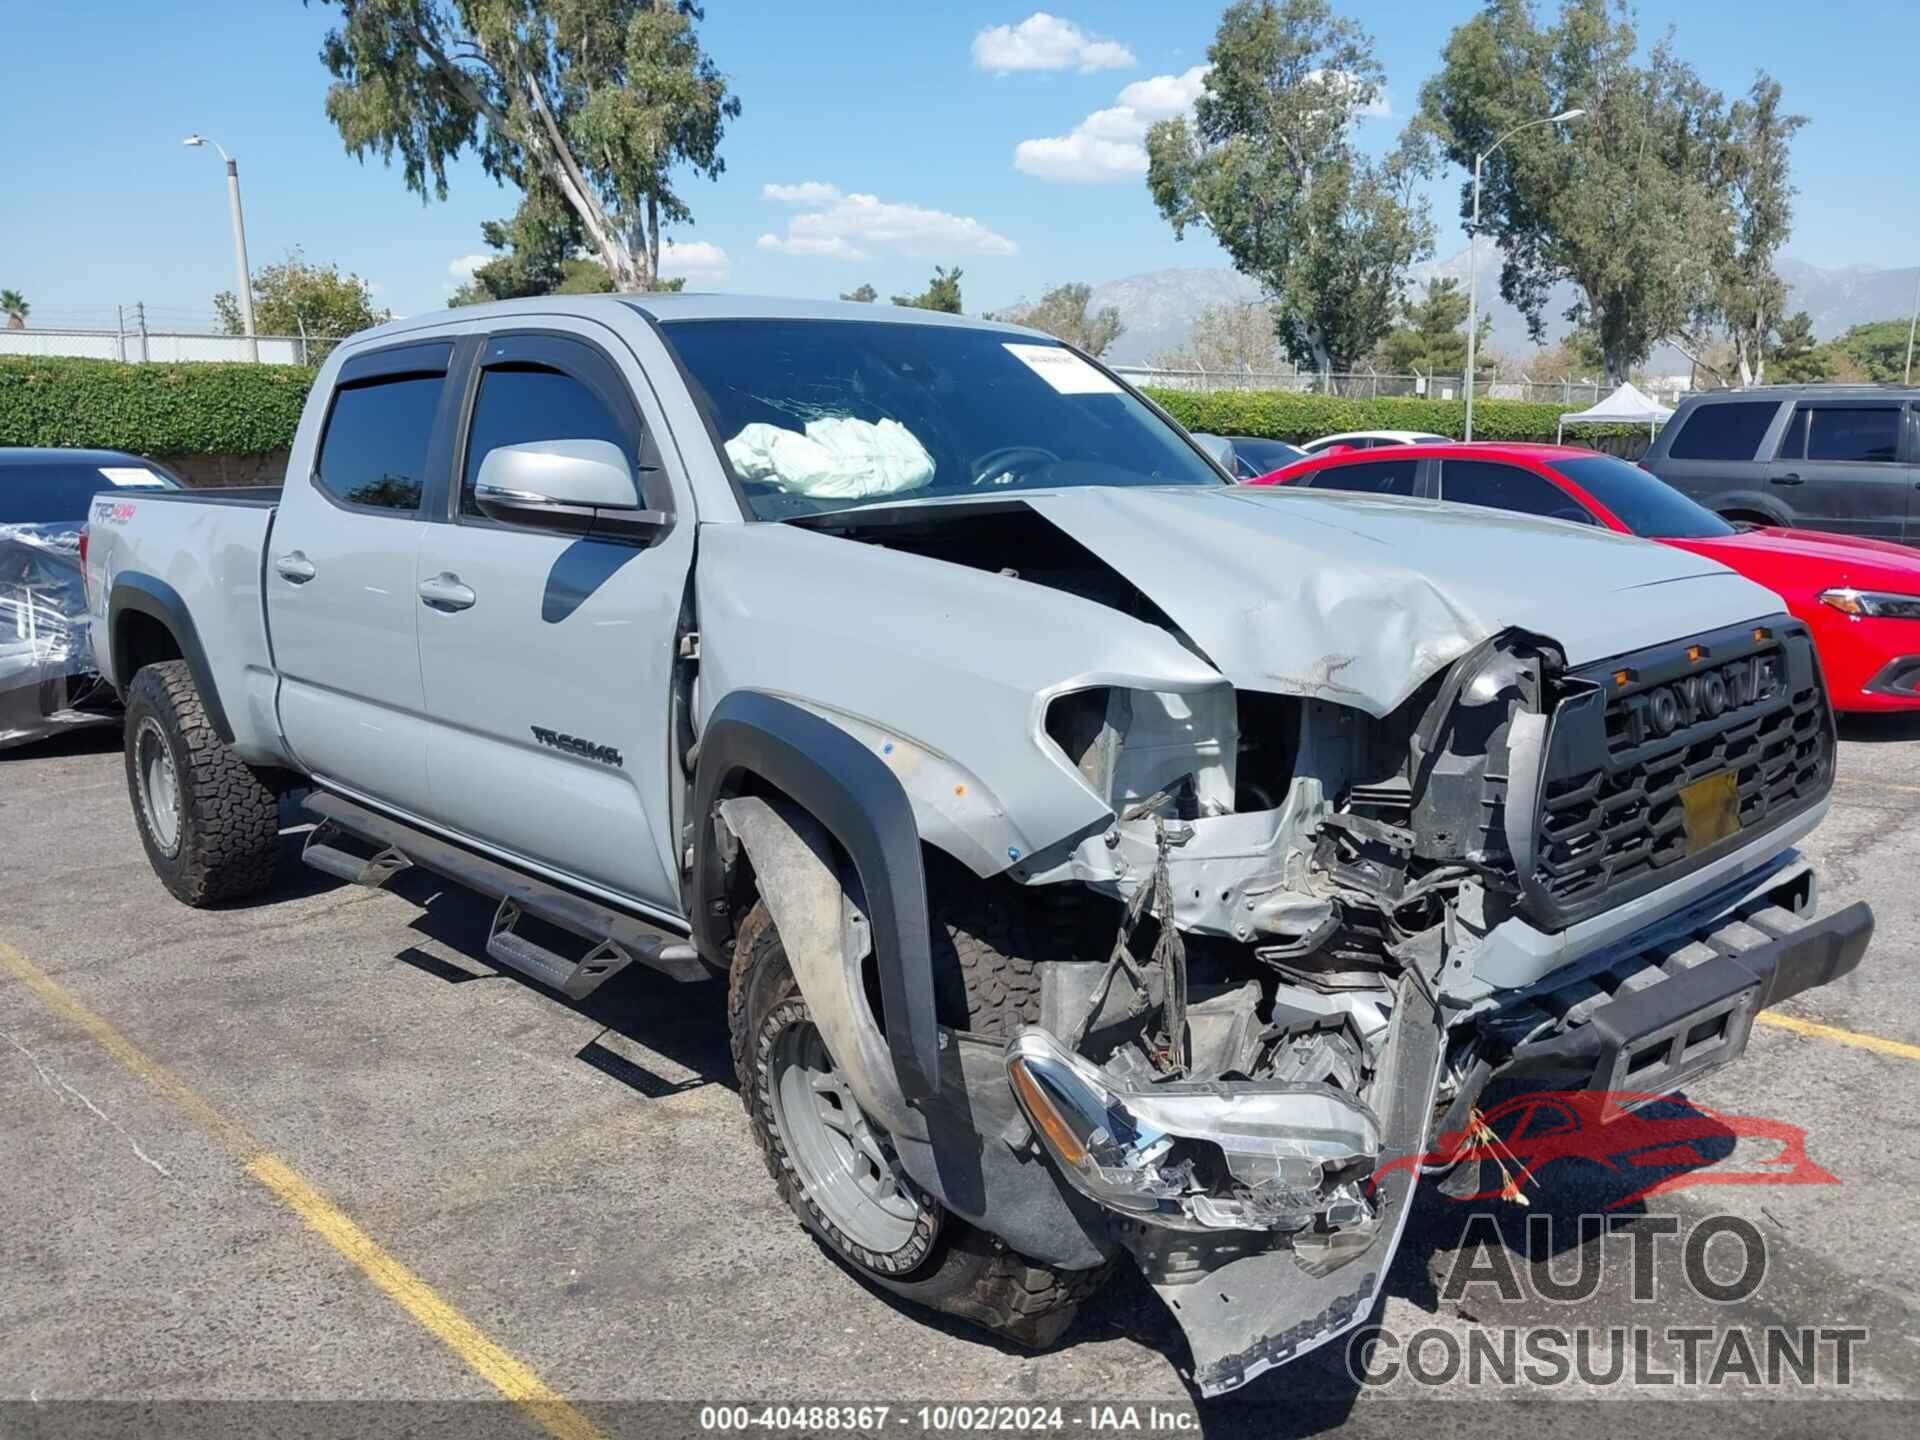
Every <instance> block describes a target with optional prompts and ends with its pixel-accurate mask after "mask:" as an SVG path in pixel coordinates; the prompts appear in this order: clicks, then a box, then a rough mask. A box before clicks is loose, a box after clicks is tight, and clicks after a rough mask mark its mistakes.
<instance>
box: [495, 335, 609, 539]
mask: <svg viewBox="0 0 1920 1440" xmlns="http://www.w3.org/2000/svg"><path fill="white" fill-rule="evenodd" d="M540 440H605V441H607V442H608V443H610V444H613V445H617V446H619V447H620V449H621V451H622V452H623V453H624V454H625V455H626V457H627V463H628V464H629V465H634V464H637V463H638V459H639V457H638V456H637V454H636V453H635V446H634V443H633V436H632V434H631V432H630V430H629V428H628V427H627V426H625V425H622V424H621V423H620V422H619V421H618V420H617V419H616V418H615V417H614V414H613V412H612V411H611V410H610V409H609V408H608V406H607V405H606V403H605V402H604V401H602V400H601V398H600V397H599V396H598V395H597V394H595V393H594V392H593V391H592V390H591V389H589V388H588V387H587V386H586V385H585V384H584V383H582V382H581V381H580V380H578V379H576V378H575V377H573V376H572V375H569V374H567V373H565V372H564V371H561V370H555V369H553V368H551V367H549V366H546V365H539V364H533V363H512V364H506V365H496V366H493V367H491V368H489V369H488V370H486V371H485V372H484V373H483V374H482V375H481V377H480V393H479V395H478V396H477V397H476V398H475V400H474V405H473V425H472V428H471V429H470V430H469V431H468V438H467V464H466V470H465V473H464V474H463V475H462V477H461V480H460V513H461V514H462V515H467V516H474V517H479V516H482V515H483V512H482V511H481V509H480V507H479V505H478V504H477V503H476V502H475V500H474V498H473V490H474V483H475V481H476V479H477V478H478V476H479V474H480V466H481V463H482V462H483V461H485V460H486V458H487V454H488V452H489V451H491V450H494V449H497V448H498V447H500V446H502V445H526V444H531V443H533V442H536V441H540Z"/></svg>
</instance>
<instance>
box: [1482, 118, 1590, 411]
mask: <svg viewBox="0 0 1920 1440" xmlns="http://www.w3.org/2000/svg"><path fill="white" fill-rule="evenodd" d="M1586 113H1587V112H1586V111H1584V110H1562V111H1561V112H1560V113H1559V114H1558V115H1543V116H1541V117H1540V118H1539V119H1538V120H1529V121H1527V122H1526V123H1525V124H1524V125H1516V126H1514V127H1513V129H1511V130H1509V131H1507V133H1506V134H1504V135H1502V136H1501V137H1500V138H1499V139H1498V140H1496V141H1494V142H1493V144H1491V145H1489V146H1488V147H1487V148H1486V149H1485V150H1483V151H1482V152H1481V153H1480V154H1478V155H1476V156H1474V157H1473V226H1472V228H1471V229H1469V230H1468V231H1467V423H1466V427H1465V436H1464V438H1465V439H1468V440H1471V439H1473V379H1474V368H1473V359H1474V350H1475V348H1476V346H1475V343H1474V342H1475V341H1476V340H1477V339H1478V338H1479V330H1480V275H1479V260H1480V175H1481V172H1482V171H1483V170H1484V169H1485V168H1486V163H1487V161H1489V160H1491V159H1492V158H1493V152H1494V151H1496V150H1498V149H1499V148H1500V147H1501V146H1502V145H1504V144H1506V143H1507V141H1509V140H1511V139H1512V138H1513V137H1514V136H1516V135H1518V134H1519V133H1520V132H1521V131H1522V130H1531V129H1532V128H1533V127H1534V126H1536V125H1559V124H1564V123H1565V122H1566V121H1569V120H1578V119H1579V118H1580V117H1581V116H1583V115H1585V114H1586Z"/></svg>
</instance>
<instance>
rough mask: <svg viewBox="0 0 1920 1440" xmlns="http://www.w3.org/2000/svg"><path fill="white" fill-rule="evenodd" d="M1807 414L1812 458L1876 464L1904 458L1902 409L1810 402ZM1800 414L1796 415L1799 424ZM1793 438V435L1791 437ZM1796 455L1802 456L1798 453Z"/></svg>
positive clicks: (1807, 444)
mask: <svg viewBox="0 0 1920 1440" xmlns="http://www.w3.org/2000/svg"><path fill="white" fill-rule="evenodd" d="M1803 408H1804V413H1805V415H1806V417H1807V418H1806V446H1807V449H1806V456H1805V458H1806V459H1808V460H1825V461H1837V462H1840V463H1846V462H1849V461H1852V462H1857V463H1862V464H1872V463H1874V462H1890V461H1894V460H1898V459H1899V458H1900V409H1899V407H1898V406H1895V405H1887V406H1880V407H1875V408H1858V407H1851V406H1849V407H1839V406H1826V405H1809V406H1806V407H1803ZM1798 424H1799V418H1798V417H1797V416H1796V417H1795V425H1796V427H1797V426H1798ZM1790 438H1791V437H1790ZM1791 458H1793V459H1799V458H1801V457H1800V456H1798V455H1795V456H1792V457H1791Z"/></svg>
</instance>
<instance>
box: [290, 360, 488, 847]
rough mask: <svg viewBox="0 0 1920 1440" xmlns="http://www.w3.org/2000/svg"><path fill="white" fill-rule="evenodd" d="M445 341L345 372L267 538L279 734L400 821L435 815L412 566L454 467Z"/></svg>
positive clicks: (319, 769)
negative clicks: (447, 470) (442, 474)
mask: <svg viewBox="0 0 1920 1440" xmlns="http://www.w3.org/2000/svg"><path fill="white" fill-rule="evenodd" d="M452 350H453V346H452V344H451V343H450V342H446V341H440V342H433V343H426V344H421V343H414V344H407V345H400V346H393V347H389V348H387V349H384V350H375V351H370V352H367V353H365V354H362V355H357V356H355V357H354V358H353V359H351V360H349V361H348V362H347V363H346V364H345V365H344V366H343V367H342V368H341V370H340V373H339V376H338V377H337V379H336V382H335V388H334V393H333V398H332V402H331V404H330V406H329V407H328V411H327V415H326V418H325V421H324V422H323V428H322V431H321V434H320V436H319V439H318V441H317V444H316V448H315V451H314V456H315V458H314V463H313V470H312V473H311V474H309V475H303V476H290V477H289V478H288V482H287V486H286V490H285V493H284V495H283V496H282V498H281V503H280V508H279V510H278V512H277V513H276V514H275V516H274V524H273V530H272V532H271V533H270V534H269V535H268V537H267V556H266V567H265V568H266V574H265V587H266V604H267V624H268V633H269V635H270V637H271V639H272V644H273V658H274V664H275V667H276V668H277V669H278V671H279V673H280V687H279V711H280V728H281V730H282V732H283V733H284V734H285V736H286V738H287V743H288V744H289V746H291V747H292V750H293V753H294V756H295V757H296V758H297V759H298V760H299V762H300V764H301V767H302V768H303V769H304V770H306V771H307V772H308V773H309V774H312V775H315V776H317V777H320V778H322V779H326V780H332V781H334V782H335V783H337V784H340V785H343V786H345V787H346V788H349V789H351V790H354V791H357V792H360V793H363V794H366V795H368V796H370V797H372V798H374V799H376V800H380V801H383V802H385V803H386V804H388V805H392V806H397V807H399V808H401V809H403V810H408V811H414V812H419V811H423V810H424V809H425V808H426V806H427V804H428V802H429V798H430V797H429V793H428V787H427V774H426V743H427V735H428V732H429V729H430V727H429V725H428V722H427V719H426V704H425V697H424V692H423V690H422V687H421V683H420V652H419V644H418V640H417V638H416V636H415V623H416V621H415V612H416V611H417V610H418V609H419V600H418V598H417V597H416V595H415V577H414V564H415V559H416V555H417V552H418V551H419V548H420V542H421V538H422V537H423V536H424V535H425V534H426V532H427V531H428V530H431V529H444V528H445V527H444V526H432V525H428V524H427V523H426V522H425V520H424V515H425V511H426V507H427V505H428V503H429V502H428V499H427V497H428V495H429V494H430V493H431V492H434V491H436V490H438V492H439V493H440V494H441V495H444V493H445V490H444V487H443V486H436V485H434V484H433V483H431V475H432V472H433V469H434V467H435V466H436V465H438V466H441V467H444V466H445V464H446V455H445V453H444V452H445V450H446V447H447V445H448V443H449V442H448V440H447V438H446V436H447V433H448V431H447V427H446V425H445V424H444V423H442V422H443V419H444V417H443V415H442V412H443V410H446V409H449V408H451V407H450V402H449V398H448V396H447V366H448V360H449V357H450V355H451V353H452Z"/></svg>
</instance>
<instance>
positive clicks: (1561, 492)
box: [1247, 442, 1920, 710]
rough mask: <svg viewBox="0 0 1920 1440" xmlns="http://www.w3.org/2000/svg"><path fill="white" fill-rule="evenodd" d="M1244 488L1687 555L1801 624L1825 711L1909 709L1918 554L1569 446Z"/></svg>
mask: <svg viewBox="0 0 1920 1440" xmlns="http://www.w3.org/2000/svg"><path fill="white" fill-rule="evenodd" d="M1247 483H1248V484H1249V485H1306V486H1311V487H1312V488H1314V489H1316V490H1346V491H1355V492H1359V493H1363V494H1368V495H1406V496H1411V497H1415V498H1422V499H1429V500H1449V501H1452V502H1454V503H1456V504H1465V505H1483V506H1487V507H1490V508H1492V509H1495V510H1511V511H1516V512H1519V513H1521V514H1525V515H1544V516H1548V517H1550V518H1552V519H1555V520H1567V521H1571V522H1573V523H1575V524H1579V525H1604V526H1605V527H1606V528H1607V529H1609V530H1617V531H1619V532H1621V533H1622V534H1626V535H1639V536H1643V537H1645V538H1646V539H1649V540H1658V541H1660V542H1661V543H1662V544H1663V545H1674V546H1678V547H1679V548H1680V549H1682V550H1691V551H1692V552H1693V553H1694V554H1696V555H1702V556H1705V557H1706V558H1708V559H1710V560H1717V561H1719V562H1720V563H1721V564H1723V565H1725V566H1726V567H1727V568H1728V569H1730V570H1734V571H1737V572H1738V573H1739V574H1741V575H1744V576H1746V577H1747V578H1748V579H1749V580H1753V581H1756V582H1758V583H1759V584H1761V585H1764V586H1766V587H1767V588H1768V589H1769V590H1772V591H1773V592H1774V593H1775V594H1777V595H1779V596H1780V598H1781V599H1782V600H1784V601H1785V602H1786V606H1787V609H1788V610H1789V611H1791V612H1792V613H1793V614H1794V615H1795V616H1797V617H1798V618H1800V619H1801V620H1804V621H1805V622H1806V623H1807V626H1808V627H1809V628H1810V629H1811V630H1812V631H1813V638H1814V644H1815V645H1816V646H1817V647H1818V648H1819V651H1820V663H1821V665H1822V667H1823V668H1824V669H1825V671H1826V676H1827V685H1828V688H1829V689H1830V690H1831V692H1832V695H1833V708H1834V709H1836V710H1920V551H1916V550H1912V549H1909V548H1908V547H1906V546H1904V545H1895V544H1893V543H1892V542H1890V541H1885V540H1869V539H1865V538H1862V537H1857V536H1850V535H1829V534H1825V533H1823V532H1817V531H1813V530H1780V529H1771V528H1768V529H1741V528H1737V527H1735V526H1733V525H1731V524H1729V523H1728V522H1727V521H1725V520H1722V519H1721V518H1720V517H1719V516H1718V515H1715V514H1714V513H1713V512H1712V511H1711V510H1707V509H1704V508H1703V507H1701V506H1699V505H1696V504H1695V503H1694V502H1693V501H1691V500H1689V499H1688V498H1687V497H1686V496H1684V495H1682V494H1681V493H1680V492H1679V491H1678V490H1675V489H1674V488H1673V487H1672V486H1670V485H1668V484H1667V483H1666V482H1665V481H1663V480H1660V479H1658V478H1657V477H1655V476H1653V475H1651V474H1649V473H1648V472H1647V471H1645V470H1642V469H1640V468H1639V467H1638V466H1635V465H1629V464H1627V463H1626V462H1625V461H1624V460H1616V459H1614V458H1613V457H1612V456H1610V455H1598V454H1595V453H1594V452H1593V451H1591V450H1580V449H1576V448H1574V447H1573V446H1569V445H1485V444H1477V445H1461V444H1457V443H1451V442H1450V443H1447V444H1443V445H1406V446H1400V447H1397V448H1396V449H1394V450H1393V451H1391V452H1390V453H1384V454H1383V453H1382V452H1380V451H1378V450H1373V451H1366V450H1362V451H1354V452H1350V453H1346V454H1340V455H1322V456H1315V457H1312V458H1310V459H1306V460H1301V461H1297V462H1296V463H1294V464H1292V465H1289V466H1287V467H1286V468H1285V469H1282V470H1276V471H1274V472H1273V473H1272V474H1271V475H1262V476H1261V477H1260V478H1259V479H1257V480H1249V481H1248V482H1247Z"/></svg>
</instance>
